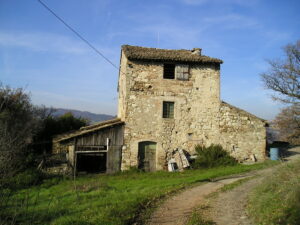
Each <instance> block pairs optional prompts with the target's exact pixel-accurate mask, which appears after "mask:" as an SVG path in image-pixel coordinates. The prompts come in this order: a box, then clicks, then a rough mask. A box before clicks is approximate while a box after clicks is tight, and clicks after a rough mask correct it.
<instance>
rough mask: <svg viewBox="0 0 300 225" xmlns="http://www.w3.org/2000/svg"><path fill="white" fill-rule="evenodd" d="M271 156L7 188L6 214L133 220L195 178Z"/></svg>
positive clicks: (46, 220)
mask: <svg viewBox="0 0 300 225" xmlns="http://www.w3.org/2000/svg"><path fill="white" fill-rule="evenodd" d="M270 165H273V162H265V163H261V164H254V165H237V166H231V167H219V168H213V169H202V170H188V171H184V172H175V173H169V172H165V171H160V172H155V173H142V172H123V173H119V174H116V175H104V174H98V175H85V176H82V177H78V178H77V179H76V181H73V180H57V179H52V180H46V181H45V182H44V183H43V184H41V185H39V186H34V187H31V188H27V189H23V190H20V191H18V192H14V193H10V192H9V190H6V193H5V190H2V192H3V193H5V194H3V193H2V195H1V198H2V199H0V201H2V203H1V204H0V220H1V221H5V220H10V221H13V222H12V223H11V224H14V223H16V224H32V225H33V224H38V225H41V224H52V225H54V224H55V225H70V224H78V225H79V224H80V225H91V224H105V225H110V224H118V225H121V224H132V223H133V222H134V221H136V219H137V217H138V215H139V213H140V212H143V214H145V215H147V214H149V211H150V210H149V209H147V208H148V206H149V205H150V204H151V203H153V202H155V201H157V200H158V199H160V198H161V197H163V196H166V195H167V194H169V193H172V192H174V191H178V190H180V189H182V188H184V187H188V186H190V185H193V184H195V183H199V182H205V181H207V180H209V179H212V178H216V177H221V176H226V175H230V174H237V173H243V172H248V171H251V170H256V169H262V168H265V167H268V166H270Z"/></svg>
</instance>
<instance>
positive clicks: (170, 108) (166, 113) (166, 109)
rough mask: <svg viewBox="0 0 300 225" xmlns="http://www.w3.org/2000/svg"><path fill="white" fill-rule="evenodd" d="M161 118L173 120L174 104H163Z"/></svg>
mask: <svg viewBox="0 0 300 225" xmlns="http://www.w3.org/2000/svg"><path fill="white" fill-rule="evenodd" d="M163 118H174V102H163Z"/></svg>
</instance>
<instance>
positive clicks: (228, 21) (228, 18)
mask: <svg viewBox="0 0 300 225" xmlns="http://www.w3.org/2000/svg"><path fill="white" fill-rule="evenodd" d="M203 21H204V22H205V23H209V24H210V25H217V24H221V25H222V28H225V29H238V28H259V27H260V26H261V25H260V23H259V22H258V21H257V20H255V19H253V18H251V17H246V16H243V15H240V14H227V15H220V16H214V17H206V18H204V19H203Z"/></svg>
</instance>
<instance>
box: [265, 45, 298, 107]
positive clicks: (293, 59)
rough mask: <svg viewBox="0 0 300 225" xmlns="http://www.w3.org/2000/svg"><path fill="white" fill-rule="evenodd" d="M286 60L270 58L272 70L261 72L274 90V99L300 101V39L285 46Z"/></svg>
mask: <svg viewBox="0 0 300 225" xmlns="http://www.w3.org/2000/svg"><path fill="white" fill-rule="evenodd" d="M284 53H285V59H284V60H269V61H268V63H269V65H270V70H269V71H267V72H266V73H263V74H261V78H262V81H263V83H264V85H265V87H266V88H267V89H270V90H272V91H274V92H275V93H274V94H273V96H272V97H273V99H274V100H279V101H281V102H284V103H292V104H299V102H300V40H298V41H297V42H296V44H289V45H287V46H286V47H284Z"/></svg>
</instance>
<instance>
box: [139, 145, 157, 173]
mask: <svg viewBox="0 0 300 225" xmlns="http://www.w3.org/2000/svg"><path fill="white" fill-rule="evenodd" d="M138 168H139V169H142V170H144V171H146V172H151V171H155V170H156V142H153V141H142V142H139V149H138Z"/></svg>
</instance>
